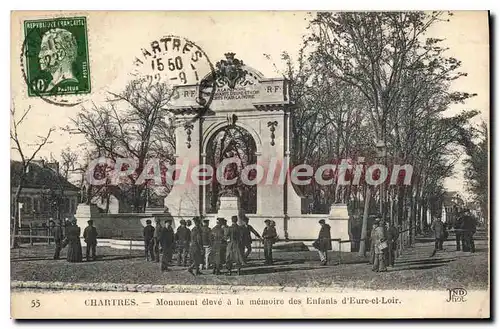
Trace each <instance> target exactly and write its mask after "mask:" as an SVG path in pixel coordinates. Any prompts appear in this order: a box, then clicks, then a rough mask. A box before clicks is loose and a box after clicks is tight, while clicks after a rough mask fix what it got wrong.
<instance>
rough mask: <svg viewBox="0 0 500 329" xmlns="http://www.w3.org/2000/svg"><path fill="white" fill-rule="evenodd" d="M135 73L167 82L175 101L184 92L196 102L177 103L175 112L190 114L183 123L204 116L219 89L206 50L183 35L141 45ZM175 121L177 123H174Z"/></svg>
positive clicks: (132, 73) (137, 76) (150, 80)
mask: <svg viewBox="0 0 500 329" xmlns="http://www.w3.org/2000/svg"><path fill="white" fill-rule="evenodd" d="M131 75H132V76H133V77H134V78H135V79H140V80H142V81H144V82H146V83H160V82H161V83H167V84H168V85H169V86H170V87H171V88H172V100H173V101H174V102H175V100H176V99H178V98H179V97H180V93H185V94H186V95H189V97H190V98H191V99H193V100H194V103H193V104H190V105H184V106H178V107H176V106H173V107H174V109H170V112H171V113H172V114H173V115H189V117H186V118H185V119H183V120H180V122H182V123H179V124H182V125H189V124H190V123H192V122H194V121H196V120H197V119H199V118H200V117H201V116H203V115H204V114H205V113H206V112H207V111H208V109H209V108H210V104H211V103H212V100H213V98H214V95H215V91H216V87H217V85H216V71H215V67H214V65H213V64H212V62H211V61H210V59H209V57H208V55H207V54H206V52H205V51H204V50H203V49H202V48H201V47H200V46H198V45H197V44H196V43H194V42H192V41H190V40H188V39H186V38H184V37H180V36H176V35H166V36H163V37H161V38H158V39H156V40H152V41H150V43H149V45H147V46H146V47H143V48H141V52H140V55H138V56H136V58H135V60H134V70H133V71H132V72H131ZM174 125H175V123H174Z"/></svg>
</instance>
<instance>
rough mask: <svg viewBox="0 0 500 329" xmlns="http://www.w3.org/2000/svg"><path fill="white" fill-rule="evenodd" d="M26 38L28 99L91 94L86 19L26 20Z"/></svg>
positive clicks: (25, 54)
mask: <svg viewBox="0 0 500 329" xmlns="http://www.w3.org/2000/svg"><path fill="white" fill-rule="evenodd" d="M24 37H25V41H24V48H25V49H24V56H26V58H25V63H26V67H25V74H26V76H25V78H26V82H27V84H28V95H29V96H55V95H76V94H87V93H90V90H91V86H90V67H89V51H88V39H87V19H86V18H85V17H60V18H52V19H40V20H27V21H24Z"/></svg>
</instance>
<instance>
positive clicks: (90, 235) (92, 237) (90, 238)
mask: <svg viewBox="0 0 500 329" xmlns="http://www.w3.org/2000/svg"><path fill="white" fill-rule="evenodd" d="M87 223H88V224H89V225H88V226H87V227H86V228H85V230H83V240H84V241H85V243H86V244H87V248H86V249H85V259H86V260H87V262H88V261H89V260H90V259H89V256H90V252H91V251H92V260H95V249H96V246H97V229H96V228H95V227H94V221H93V220H92V219H90V220H88V221H87Z"/></svg>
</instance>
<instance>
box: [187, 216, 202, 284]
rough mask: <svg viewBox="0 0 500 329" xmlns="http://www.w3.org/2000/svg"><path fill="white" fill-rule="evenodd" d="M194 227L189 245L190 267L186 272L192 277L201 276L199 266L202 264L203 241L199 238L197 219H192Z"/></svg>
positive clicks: (199, 230) (199, 225) (199, 223)
mask: <svg viewBox="0 0 500 329" xmlns="http://www.w3.org/2000/svg"><path fill="white" fill-rule="evenodd" d="M193 222H194V227H193V229H192V230H191V240H190V245H189V256H190V258H191V265H190V266H189V268H188V272H189V273H191V274H192V275H199V274H201V271H200V265H201V264H202V263H203V251H202V250H203V240H202V236H201V220H200V218H199V217H195V218H193Z"/></svg>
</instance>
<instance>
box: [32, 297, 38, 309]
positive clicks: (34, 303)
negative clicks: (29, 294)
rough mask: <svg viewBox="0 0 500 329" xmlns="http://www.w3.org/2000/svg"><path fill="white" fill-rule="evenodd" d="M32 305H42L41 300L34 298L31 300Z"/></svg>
mask: <svg viewBox="0 0 500 329" xmlns="http://www.w3.org/2000/svg"><path fill="white" fill-rule="evenodd" d="M31 307H32V308H36V307H40V300H39V299H32V300H31Z"/></svg>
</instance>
